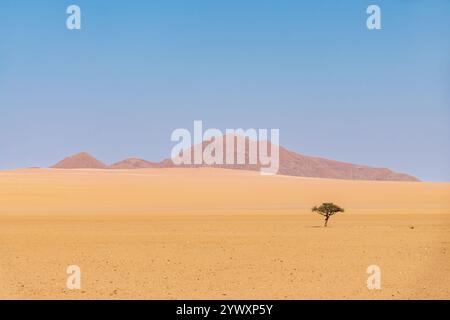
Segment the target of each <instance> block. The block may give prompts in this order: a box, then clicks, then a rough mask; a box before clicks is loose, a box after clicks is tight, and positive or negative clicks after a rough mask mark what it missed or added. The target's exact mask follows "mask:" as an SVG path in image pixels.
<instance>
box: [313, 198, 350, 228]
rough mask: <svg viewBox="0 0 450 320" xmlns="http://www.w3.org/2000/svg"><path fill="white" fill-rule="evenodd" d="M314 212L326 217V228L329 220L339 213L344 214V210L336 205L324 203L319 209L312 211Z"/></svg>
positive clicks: (315, 208)
mask: <svg viewBox="0 0 450 320" xmlns="http://www.w3.org/2000/svg"><path fill="white" fill-rule="evenodd" d="M311 211H312V212H317V213H318V214H320V215H322V216H324V217H325V227H326V226H327V224H328V219H330V217H331V216H332V215H335V214H336V213H338V212H344V209H342V208H341V207H339V206H337V205H335V204H334V203H329V202H327V203H322V204H321V205H320V206H319V207H314V208H312V209H311Z"/></svg>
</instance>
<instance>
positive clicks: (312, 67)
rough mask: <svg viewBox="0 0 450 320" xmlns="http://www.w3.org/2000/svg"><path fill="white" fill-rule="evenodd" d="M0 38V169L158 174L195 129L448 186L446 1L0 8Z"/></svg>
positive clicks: (92, 0) (84, 2)
mask: <svg viewBox="0 0 450 320" xmlns="http://www.w3.org/2000/svg"><path fill="white" fill-rule="evenodd" d="M70 4H77V5H79V6H80V7H81V11H82V30H79V31H77V30H75V31H70V30H68V29H67V28H66V26H65V23H66V18H67V16H68V15H67V14H66V8H67V6H68V5H70ZM369 4H377V5H379V6H380V7H381V12H382V30H375V31H369V30H368V29H367V28H366V18H367V16H368V15H367V14H366V8H367V6H368V5H369ZM0 36H1V39H2V40H1V41H0V133H1V135H0V168H17V167H28V166H48V165H51V164H53V163H55V162H56V161H58V160H60V159H61V158H63V157H65V156H67V155H70V154H72V153H76V152H79V151H87V152H90V153H92V154H93V155H94V156H96V157H97V158H99V159H101V160H102V161H105V162H107V163H112V162H115V161H118V160H121V159H123V158H126V157H131V156H137V157H141V158H145V159H147V160H153V161H158V160H160V159H161V158H165V157H168V156H169V155H170V150H171V148H172V147H173V145H174V143H173V142H171V141H170V134H171V132H172V131H173V130H174V129H176V128H179V127H183V128H188V129H191V130H192V127H193V121H194V120H203V122H204V126H205V127H207V128H211V127H214V128H219V129H222V130H224V129H225V128H239V127H242V128H279V129H280V143H281V144H282V145H284V146H285V147H287V148H289V149H291V150H294V151H297V152H300V153H303V154H308V155H315V156H323V157H327V158H331V159H336V160H342V161H348V162H353V163H359V164H367V165H372V166H380V167H389V168H391V169H393V170H396V171H401V172H407V173H410V174H413V175H416V176H417V177H419V178H421V179H424V180H432V181H449V180H450V90H449V89H450V1H446V0H434V1H425V0H390V1H363V0H360V1H331V0H329V1H320V0H319V1H317V0H316V1H298V0H296V1H294V0H293V1H286V0H277V1H275V0H271V1H265V0H245V1H243V0H240V1H238V0H227V1H222V0H219V1H212V0H208V1H206V0H192V1H182V0H176V1H175V0H165V1H162V0H158V1H156V0H154V1H145V2H144V1H137V0H135V1H100V0H73V1H62V0H61V1H55V0H39V1H36V0H35V1H31V0H30V1H23V0H2V1H1V2H0Z"/></svg>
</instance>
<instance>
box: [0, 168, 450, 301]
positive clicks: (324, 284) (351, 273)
mask: <svg viewBox="0 0 450 320" xmlns="http://www.w3.org/2000/svg"><path fill="white" fill-rule="evenodd" d="M322 202H334V203H336V204H338V205H340V206H342V207H344V208H345V210H346V212H345V213H342V214H338V215H336V216H333V217H332V218H331V219H330V221H329V226H328V227H327V228H324V227H323V219H322V217H321V216H320V215H318V214H314V213H312V212H311V207H312V206H314V205H317V204H320V203H322ZM69 265H78V266H79V267H80V269H81V289H79V290H69V289H68V288H67V286H66V281H67V277H68V274H67V273H66V269H67V267H68V266H69ZM370 265H377V266H379V267H380V269H381V289H379V290H369V289H368V287H367V285H366V281H367V278H368V277H369V275H368V274H367V273H366V270H367V268H368V266H370ZM0 298H1V299H450V183H428V182H378V181H350V180H329V179H314V178H300V177H288V176H263V175H260V174H259V173H258V172H250V171H241V170H226V169H212V168H196V169H193V168H189V169H188V168H184V169H182V168H171V169H169V168H166V169H137V170H94V169H82V170H81V169H80V170H65V169H22V170H8V171H0Z"/></svg>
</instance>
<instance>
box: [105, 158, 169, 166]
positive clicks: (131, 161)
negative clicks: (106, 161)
mask: <svg viewBox="0 0 450 320" xmlns="http://www.w3.org/2000/svg"><path fill="white" fill-rule="evenodd" d="M160 167H161V164H159V163H155V162H150V161H147V160H142V159H138V158H129V159H125V160H122V161H119V162H116V163H114V164H112V165H111V166H109V168H110V169H144V168H160Z"/></svg>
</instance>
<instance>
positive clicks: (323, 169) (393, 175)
mask: <svg viewBox="0 0 450 320" xmlns="http://www.w3.org/2000/svg"><path fill="white" fill-rule="evenodd" d="M234 139H235V140H234V148H233V149H232V154H231V156H232V157H233V159H234V160H235V162H236V160H237V158H238V156H240V157H243V158H244V159H245V163H247V164H221V165H207V164H200V165H189V164H182V165H175V163H174V161H173V160H174V159H165V160H163V161H161V162H159V163H155V162H150V161H146V160H142V159H137V158H129V159H125V160H122V161H119V162H117V163H114V164H112V165H111V166H107V165H106V164H104V163H102V162H100V161H98V160H97V159H95V158H94V157H92V156H91V155H89V154H87V153H85V152H82V153H79V154H76V155H73V156H70V157H67V158H65V159H63V160H61V161H60V162H58V163H57V164H55V165H54V166H52V168H63V169H75V168H95V169H141V168H174V167H181V168H192V167H216V168H227V169H236V170H251V171H259V170H260V169H261V167H267V166H262V165H261V163H259V162H257V163H256V164H248V163H249V154H250V152H249V150H251V148H256V149H257V148H258V143H257V142H255V141H252V140H249V139H248V138H244V137H234ZM226 141H227V139H225V137H224V143H223V147H224V150H226V145H227V143H226ZM211 143H212V142H211V141H205V142H203V143H202V145H201V150H202V151H204V150H205V148H207V147H208V146H209V145H210V144H211ZM238 143H241V145H243V144H242V143H245V147H244V148H242V149H239V150H238V147H237V145H238ZM198 147H200V146H198ZM272 147H273V146H272V144H270V143H268V147H267V149H268V150H269V153H270V150H272ZM194 148H195V146H194V147H191V148H189V149H187V150H186V151H185V152H190V153H191V159H194ZM225 160H226V152H225V151H224V152H223V163H226V162H225ZM278 174H281V175H286V176H298V177H312V178H327V179H346V180H378V181H419V179H417V178H416V177H413V176H411V175H408V174H405V173H398V172H394V171H392V170H390V169H387V168H375V167H369V166H365V165H358V164H352V163H347V162H341V161H335V160H329V159H325V158H319V157H311V156H306V155H302V154H299V153H296V152H293V151H290V150H288V149H286V148H283V147H281V146H280V147H279V171H278Z"/></svg>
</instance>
